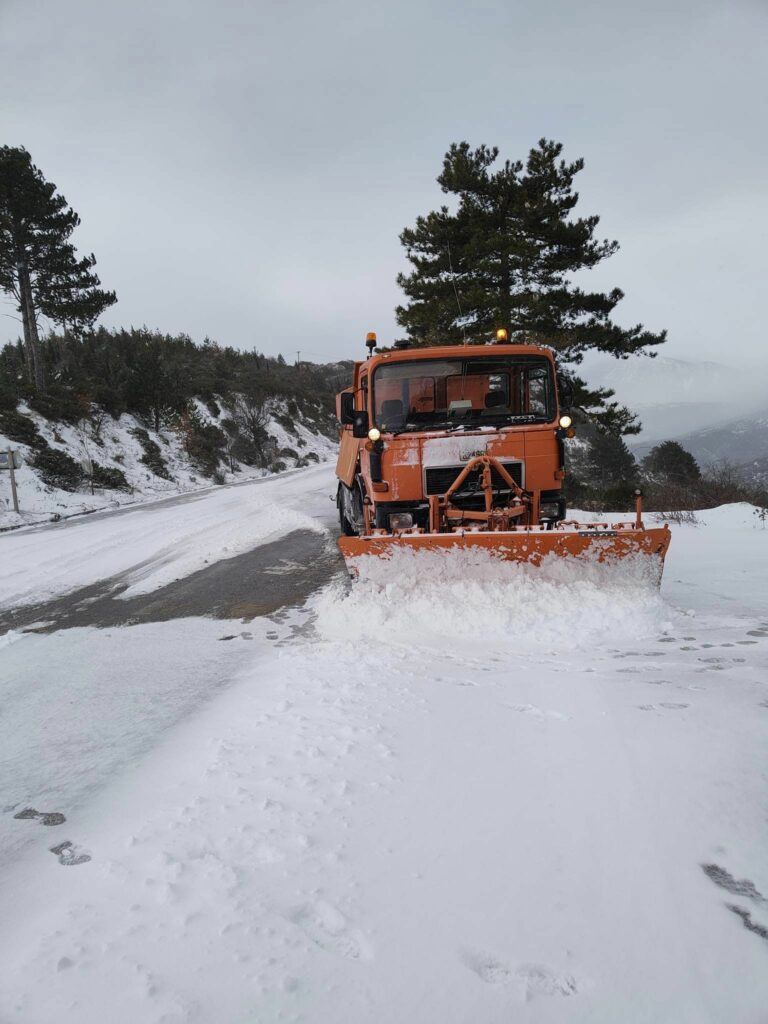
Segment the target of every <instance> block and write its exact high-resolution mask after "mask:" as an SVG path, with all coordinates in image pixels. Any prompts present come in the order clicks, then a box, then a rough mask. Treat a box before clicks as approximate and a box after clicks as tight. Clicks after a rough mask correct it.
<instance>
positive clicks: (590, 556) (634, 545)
mask: <svg viewBox="0 0 768 1024" xmlns="http://www.w3.org/2000/svg"><path fill="white" fill-rule="evenodd" d="M670 536H671V535H670V531H669V527H668V526H666V525H665V526H663V527H660V528H654V529H646V528H645V527H639V528H638V527H637V526H635V524H634V523H632V524H629V523H617V524H605V525H603V524H597V523H574V524H567V525H566V526H561V527H559V528H556V529H554V530H546V529H543V528H542V529H536V528H533V529H526V528H523V529H519V530H509V531H501V530H497V531H488V530H463V529H461V530H457V531H456V532H454V533H399V534H383V533H382V534H376V533H374V534H371V535H370V536H367V537H340V538H339V548H340V550H341V553H342V555H343V556H344V558H345V559H346V560H347V561H348V562H350V561H352V562H354V559H356V558H360V557H364V556H366V555H376V556H379V557H384V558H386V557H388V556H389V555H391V554H392V552H393V551H395V550H397V549H406V550H411V551H431V550H439V549H443V550H450V549H467V548H475V549H477V548H484V549H486V550H487V551H489V552H490V553H491V554H492V555H493V557H495V558H499V559H501V560H503V561H510V562H526V563H529V564H531V565H534V566H537V565H539V564H540V563H541V562H542V560H543V559H544V558H546V557H547V556H548V555H555V556H560V557H563V558H571V559H577V560H578V559H580V560H583V561H597V562H609V561H614V560H617V559H622V558H626V557H628V556H630V555H647V556H649V557H655V558H657V559H658V560H659V575H661V568H662V566H663V563H664V558H665V556H666V553H667V549H668V547H669V541H670Z"/></svg>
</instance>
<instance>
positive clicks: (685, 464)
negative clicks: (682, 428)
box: [643, 441, 701, 484]
mask: <svg viewBox="0 0 768 1024" xmlns="http://www.w3.org/2000/svg"><path fill="white" fill-rule="evenodd" d="M643 472H644V473H645V474H646V476H648V477H649V478H650V479H651V480H655V481H660V482H662V483H671V484H695V483H698V481H699V480H701V470H700V469H699V464H698V463H697V462H696V459H694V457H693V455H691V453H690V452H689V451H686V450H685V448H683V446H682V445H681V444H678V443H677V441H664V442H663V443H662V444H657V445H656V447H655V448H652V449H651V450H650V452H649V453H648V454H647V455H646V457H645V458H644V459H643Z"/></svg>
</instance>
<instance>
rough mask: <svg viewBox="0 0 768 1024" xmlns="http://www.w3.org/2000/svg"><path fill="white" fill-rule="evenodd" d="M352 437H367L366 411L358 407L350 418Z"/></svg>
mask: <svg viewBox="0 0 768 1024" xmlns="http://www.w3.org/2000/svg"><path fill="white" fill-rule="evenodd" d="M352 437H368V413H367V412H366V411H365V409H358V410H356V411H355V413H354V414H353V418H352Z"/></svg>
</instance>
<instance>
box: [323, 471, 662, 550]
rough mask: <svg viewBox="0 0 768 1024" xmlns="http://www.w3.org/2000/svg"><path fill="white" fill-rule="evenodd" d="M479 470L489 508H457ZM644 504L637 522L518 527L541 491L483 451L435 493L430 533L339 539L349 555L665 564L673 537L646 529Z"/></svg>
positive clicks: (531, 514) (532, 514)
mask: <svg viewBox="0 0 768 1024" xmlns="http://www.w3.org/2000/svg"><path fill="white" fill-rule="evenodd" d="M476 468H480V469H481V474H482V476H481V479H482V487H483V490H484V492H485V508H484V510H477V511H467V510H464V509H458V508H456V507H455V506H453V505H452V504H451V497H452V496H453V495H454V494H455V493H456V492H457V491H458V490H459V488H460V487H461V485H462V483H463V482H464V480H465V479H466V478H467V477H468V476H469V474H470V473H471V472H472V471H473V470H474V469H476ZM493 470H496V472H497V473H498V474H499V476H501V478H502V479H503V480H504V482H505V483H506V484H507V486H508V488H509V490H510V501H511V502H512V503H511V504H510V505H508V506H507V507H505V508H494V507H493V486H492V482H491V475H492V471H493ZM513 496H514V497H513ZM641 503H642V498H641V497H640V495H639V494H638V497H637V501H636V509H635V519H634V521H633V522H619V523H578V522H575V521H574V520H569V521H567V522H562V523H558V524H557V525H556V526H555V527H554V528H553V529H547V528H546V527H545V526H540V525H535V526H530V525H528V526H516V525H514V522H515V521H516V520H520V519H527V520H528V522H529V523H530V522H531V521H533V522H537V520H538V518H539V509H538V501H537V495H531V494H527V493H526V492H525V491H523V490H522V488H521V487H520V486H519V485H518V484H517V483H516V482H515V481H514V480H513V479H512V477H511V476H510V475H509V473H508V472H507V471H506V469H505V468H504V466H503V465H501V464H500V463H499V461H498V460H497V459H495V458H493V457H492V456H489V455H482V456H478V457H476V458H474V459H472V460H471V461H470V462H468V463H467V465H466V466H465V467H464V468H463V469H462V471H461V472H460V473H459V475H458V476H457V477H456V480H455V481H454V482H453V484H452V485H451V486H450V487H449V488H448V490H447V491H446V492H445V494H444V495H443V496H440V495H432V496H431V497H430V499H429V532H428V533H426V532H424V531H423V530H420V529H418V528H412V529H406V530H397V531H395V532H394V533H388V532H387V531H385V530H373V531H372V532H371V533H370V534H368V535H366V536H362V537H340V538H339V548H340V550H341V553H342V554H343V556H344V558H345V559H355V558H359V557H361V556H365V555H377V556H385V557H386V556H387V555H389V554H390V553H391V552H393V551H394V550H396V549H408V550H412V551H424V550H435V549H451V548H484V549H486V550H488V551H490V552H492V553H493V555H494V556H495V557H497V558H500V559H502V560H505V561H513V562H528V563H530V564H532V565H534V566H535V565H539V564H540V563H541V561H542V559H544V558H545V557H546V556H547V555H556V556H560V557H564V558H576V559H590V560H591V559H595V560H596V561H598V562H605V561H610V560H613V559H620V558H626V557H627V556H628V555H632V554H642V555H649V556H656V557H657V558H658V559H659V562H660V567H661V566H663V563H664V558H665V556H666V554H667V549H668V548H669V542H670V539H671V534H670V531H669V526H668V525H667V524H664V526H663V527H657V528H651V529H646V527H645V526H644V524H643V521H642V504H641ZM367 520H368V517H367V516H366V521H367ZM453 524H457V525H453ZM467 524H468V525H467Z"/></svg>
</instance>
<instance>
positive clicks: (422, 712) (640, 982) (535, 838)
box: [0, 467, 768, 1024]
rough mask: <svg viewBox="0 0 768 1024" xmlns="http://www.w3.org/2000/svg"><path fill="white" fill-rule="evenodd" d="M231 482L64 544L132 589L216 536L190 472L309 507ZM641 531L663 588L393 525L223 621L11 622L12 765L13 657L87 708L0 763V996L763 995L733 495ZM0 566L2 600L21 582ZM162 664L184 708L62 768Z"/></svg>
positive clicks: (713, 1015)
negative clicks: (129, 576) (125, 578)
mask: <svg viewBox="0 0 768 1024" xmlns="http://www.w3.org/2000/svg"><path fill="white" fill-rule="evenodd" d="M256 486H257V485H249V486H246V487H242V488H236V489H232V490H231V491H228V492H225V491H219V492H210V493H209V494H206V495H202V496H200V498H199V499H198V500H195V501H193V502H191V503H190V504H188V505H186V506H184V509H183V516H184V517H186V516H187V515H188V516H189V519H188V520H185V522H186V525H183V526H182V532H183V538H184V539H183V542H182V543H181V544H180V545H179V547H178V548H173V547H171V546H170V545H169V542H170V540H171V539H172V530H173V529H174V526H173V520H172V519H169V520H168V521H164V520H163V521H161V520H160V519H158V518H157V515H156V513H153V516H152V519H151V522H152V534H153V535H152V537H147V538H145V540H144V541H142V540H141V539H140V537H139V534H138V532H134V533H133V534H132V536H131V538H130V539H129V540H123V539H122V538H124V537H125V534H124V533H123V532H122V531H124V530H126V529H128V527H127V526H126V520H129V519H130V517H129V515H128V514H125V513H124V514H122V515H118V516H114V517H112V518H107V519H103V520H101V521H99V522H92V523H89V524H83V527H82V530H83V533H82V534H81V535H80V536H81V537H82V538H83V539H82V540H77V544H80V545H81V547H80V549H79V550H80V557H81V561H83V560H84V559H85V558H86V556H87V553H88V550H89V548H88V542H87V534H88V532H89V531H90V536H91V537H92V543H93V550H94V551H98V552H99V553H100V554H99V557H108V558H110V559H112V558H114V557H116V556H114V555H112V554H109V555H105V554H104V552H105V551H108V549H109V541H108V534H109V531H110V530H114V536H115V547H120V546H121V545H125V546H126V547H130V548H131V550H132V552H133V555H132V557H133V558H134V560H136V559H139V558H140V556H142V552H143V553H144V557H145V558H146V559H148V560H149V561H148V564H147V566H145V570H142V571H146V575H145V576H144V579H145V580H154V581H155V582H154V583H152V584H149V583H147V584H145V585H152V586H155V585H157V586H159V585H161V584H162V581H163V580H165V579H168V578H170V576H171V575H173V574H174V572H178V573H182V572H189V571H192V569H191V568H190V565H191V564H192V563H191V562H190V561H189V559H190V558H192V557H193V556H192V553H193V552H194V551H195V550H196V546H197V542H196V541H195V540H194V538H195V532H194V520H195V517H197V521H198V523H199V524H200V525H201V530H202V531H203V532H202V534H201V537H202V539H201V541H200V547H201V549H204V550H205V551H206V557H208V558H217V557H221V555H220V553H217V551H216V549H215V545H211V544H210V543H209V540H210V537H211V536H212V535H211V534H210V533H209V532H208V524H209V522H212V521H213V520H214V519H215V514H214V509H213V505H214V504H215V503H216V502H220V501H222V500H224V499H223V498H222V495H226V496H227V497H226V501H227V502H228V503H231V504H228V506H227V514H228V515H229V516H230V517H231V518H232V520H236V519H237V509H236V505H237V502H238V500H240V501H241V502H242V507H243V515H244V514H245V509H246V508H247V507H248V506H250V505H251V504H253V503H254V502H255V501H256V500H257V498H258V502H260V503H262V504H263V505H264V506H265V507H268V508H271V509H273V510H274V509H277V508H284V509H287V510H290V517H289V518H290V520H291V523H286V527H287V528H290V525H291V524H296V523H298V522H301V523H302V524H303V523H304V521H305V520H304V519H303V518H302V519H301V520H298V519H294V518H293V517H306V516H314V517H316V518H317V519H318V520H319V523H320V526H321V528H324V529H327V528H328V527H329V526H330V523H331V521H332V514H333V506H332V505H330V503H329V502H327V500H326V492H327V493H331V491H332V476H331V473H330V471H329V470H327V469H325V468H322V467H321V468H320V469H318V470H314V471H309V472H307V473H303V474H300V473H297V474H294V475H292V476H291V477H281V478H277V479H275V480H268V481H264V482H263V483H261V484H259V485H258V495H256V492H255V488H256ZM307 491H309V492H311V495H312V498H311V501H307V500H305V499H304V498H303V494H304V493H306V492H307ZM274 520H275V521H278V520H279V515H278V513H274ZM147 521H149V520H147ZM66 529H67V531H68V532H67V537H69V536H71V534H70V533H69V531H70V530H71V527H67V528H66ZM78 529H80V528H79V527H78ZM673 530H674V535H673V540H672V546H671V549H670V554H669V557H668V561H667V567H666V570H665V576H664V582H663V585H662V589H661V592H659V591H657V590H656V589H655V588H654V587H653V586H652V585H650V584H649V583H648V581H647V579H646V578H645V574H644V573H643V571H642V569H641V568H638V567H630V571H629V572H617V571H609V572H602V573H601V572H598V571H597V569H596V567H586V568H583V569H582V570H581V571H579V570H577V569H574V568H569V567H568V566H564V565H563V564H562V563H560V564H558V565H557V566H555V567H553V568H552V569H551V570H544V571H539V572H535V571H529V570H526V569H523V568H518V567H514V566H510V565H509V564H505V565H503V566H500V565H497V564H495V563H491V562H488V561H485V560H482V559H478V558H473V559H469V558H457V557H456V556H453V557H448V558H446V557H440V556H438V555H434V554H432V555H430V554H429V553H425V554H424V555H422V556H420V557H419V558H401V559H399V560H398V562H397V563H395V564H389V565H384V564H382V563H381V562H374V563H372V564H371V565H370V566H368V567H367V568H364V569H363V572H362V573H361V577H360V579H359V580H358V581H357V582H356V583H355V585H354V586H353V587H351V588H350V587H349V586H348V585H347V584H346V582H345V581H344V580H343V579H341V577H339V578H337V579H335V580H334V581H332V582H331V584H330V585H329V586H328V587H327V588H326V589H325V590H323V591H322V592H320V593H318V594H316V595H315V596H314V597H313V598H312V599H311V600H310V601H309V603H308V604H307V606H306V607H304V608H303V609H301V610H299V611H296V612H293V613H291V614H284V615H282V616H279V617H277V619H276V620H275V621H267V620H255V621H254V622H252V623H248V624H247V626H245V627H244V626H243V625H242V624H240V623H221V622H219V623H211V621H210V620H199V619H188V620H182V621H177V622H168V623H157V624H153V625H152V626H151V627H147V626H132V627H123V628H120V629H112V630H109V631H98V630H94V629H78V630H67V631H63V632H60V633H55V634H52V635H50V636H45V637H40V636H36V635H29V634H18V633H17V634H11V635H10V642H7V646H6V650H5V655H6V656H5V657H3V654H2V653H0V680H2V685H3V690H2V693H3V694H4V696H3V707H4V708H5V709H6V711H7V713H8V715H9V721H10V723H11V738H12V739H13V750H14V753H15V756H16V758H17V760H16V762H14V763H15V764H20V763H21V761H22V760H23V756H24V749H25V745H28V746H29V748H30V750H33V751H35V752H36V753H35V755H34V756H36V757H38V759H39V750H40V749H42V748H43V747H44V745H45V744H44V742H43V741H44V738H45V734H46V730H47V729H52V730H53V734H54V736H55V735H56V729H55V723H54V722H52V721H51V716H50V715H47V714H46V707H44V706H41V701H39V700H35V698H34V694H33V693H32V692H31V691H33V690H34V688H35V685H36V684H35V678H34V676H35V671H34V667H35V666H37V668H38V669H39V671H40V675H41V676H44V677H45V678H46V680H47V682H46V684H45V687H47V691H46V692H47V694H48V700H49V701H51V702H54V703H55V702H56V701H59V702H61V706H63V702H64V701H67V700H68V701H69V702H70V704H72V705H73V706H74V708H73V710H72V711H70V717H72V718H74V717H76V714H77V713H79V714H80V715H82V717H83V720H84V721H86V722H87V721H88V720H89V718H90V717H91V716H92V715H93V717H94V721H95V722H96V726H95V728H94V730H93V731H89V730H88V729H87V727H86V728H85V729H84V735H85V739H81V740H80V741H79V745H78V742H77V739H76V732H75V731H74V730H70V732H68V733H67V736H68V738H69V739H68V742H67V743H64V742H61V743H59V745H58V747H57V757H58V762H59V763H58V764H57V763H56V760H55V759H52V760H51V763H50V764H49V765H48V767H47V768H46V773H48V775H52V777H51V778H48V779H47V781H46V782H45V783H44V782H43V781H40V779H41V773H40V771H37V773H35V772H34V771H30V772H29V773H28V774H27V776H25V778H27V779H31V778H37V779H38V783H37V785H38V788H37V789H36V790H33V789H31V788H24V785H23V784H22V783H20V782H19V781H18V777H19V773H17V772H15V773H14V776H13V777H11V778H8V776H4V779H3V801H4V802H5V806H6V807H8V808H9V810H8V811H7V813H6V814H5V815H3V819H2V824H3V826H4V829H5V830H6V831H7V832H8V834H9V835H11V836H12V838H15V840H16V842H17V847H16V852H17V854H18V855H17V856H15V858H14V859H13V861H9V862H8V864H7V869H6V871H5V872H4V876H3V879H2V885H1V886H0V963H2V965H3V970H2V977H1V979H0V1020H2V1021H3V1022H4V1024H5V1022H6V1021H8V1022H10V1021H23V1022H24V1024H48V1022H49V1021H52V1020H56V1021H58V1022H70V1021H71V1022H77V1024H89V1022H101V1021H103V1020H104V1019H108V1020H110V1021H111V1022H113V1024H122V1022H126V1024H129V1022H130V1024H137V1022H140V1024H144V1022H160V1021H164V1022H187V1021H188V1022H203V1024H209V1022H216V1024H235V1022H238V1024H240V1022H243V1024H245V1022H259V1024H271V1022H277V1021H305V1022H313V1024H314V1022H320V1024H340V1022H344V1024H346V1022H350V1024H351V1022H355V1024H357V1022H363V1021H366V1022H368V1021H370V1022H376V1024H379V1022H381V1024H401V1022H406V1021H407V1022H410V1021H419V1022H425V1024H459V1022H461V1024H470V1022H471V1024H497V1022H498V1024H507V1022H510V1021H516V1022H517V1021H519V1022H560V1021H568V1022H569V1024H570V1022H589V1024H594V1022H597V1024H603V1022H604V1024H616V1022H618V1021H621V1022H622V1024H640V1022H643V1024H646V1022H647V1024H707V1022H711V1024H721V1022H722V1021H724V1020H732V1021H738V1022H739V1024H751V1022H754V1024H758V1022H764V1021H765V1008H766V1006H768V971H766V969H765V965H766V959H765V958H766V955H767V954H768V945H767V944H766V939H767V938H768V902H766V897H768V870H767V869H766V864H768V859H766V849H767V847H766V838H767V837H766V824H765V822H766V775H767V774H768V772H767V771H766V768H767V765H766V755H765V750H766V731H767V726H768V671H767V670H768V607H766V604H767V601H766V587H765V580H766V577H767V576H768V530H764V529H762V528H760V523H759V521H758V520H757V519H756V517H755V516H754V515H753V513H752V509H751V507H749V506H727V507H724V508H721V509H716V510H713V511H711V512H707V513H702V514H700V525H699V526H695V527H694V526H682V527H678V528H675V527H673ZM234 532H235V533H236V534H237V531H236V530H235V531H234ZM63 534H64V531H63V529H59V530H56V529H51V530H45V531H42V532H38V533H36V535H35V536H36V537H37V539H38V547H37V548H36V549H31V548H29V547H23V544H22V542H24V543H26V542H25V539H24V537H23V536H21V535H15V536H14V535H9V536H7V537H5V538H0V556H1V557H2V558H3V565H4V566H6V567H10V571H11V572H13V571H14V570H15V568H16V566H17V560H18V561H23V562H24V564H26V566H27V571H28V575H29V576H30V577H32V578H36V579H37V581H38V585H39V587H41V588H43V587H44V588H46V592H48V593H52V592H53V591H54V590H60V589H61V588H62V587H66V586H67V581H66V579H65V576H64V574H62V575H61V576H57V575H56V572H55V570H54V569H53V568H52V565H53V564H54V559H53V558H52V553H53V552H54V549H55V545H56V543H57V540H56V538H57V536H58V538H61V537H62V536H63ZM272 535H274V534H272ZM238 536H240V535H239V534H238ZM261 539H263V536H262V535H252V536H249V542H251V543H253V542H259V541H260V540H261ZM164 540H165V542H166V546H165V547H164V546H163V541H164ZM143 545H144V546H143ZM67 550H68V551H69V540H67ZM176 554H178V559H176ZM166 559H168V560H166ZM174 559H176V560H174ZM121 564H123V563H121ZM131 564H133V563H131ZM194 564H197V563H194ZM174 567H175V568H174ZM625 568H626V567H625ZM72 571H73V572H76V570H75V569H74V568H73V569H72ZM77 571H79V570H77ZM108 571H109V572H112V571H115V565H114V564H113V563H112V562H109V563H108ZM157 573H162V574H163V575H162V576H158V575H157ZM106 574H107V573H105V575H106ZM77 578H78V580H80V581H81V582H82V579H83V576H82V573H81V574H80V575H79V576H78V577H77ZM11 579H12V581H13V580H14V579H15V582H11V583H10V584H8V583H6V582H4V583H3V586H4V587H5V591H4V593H5V600H6V601H13V600H25V599H27V596H28V594H29V589H28V587H27V584H28V583H29V582H30V580H29V579H28V580H26V581H24V580H23V578H22V577H21V576H16V577H13V576H12V577H11ZM138 579H139V577H138V576H137V580H138ZM14 595H15V597H14ZM230 627H231V628H230ZM107 634H109V635H107ZM222 634H223V635H224V636H226V637H228V640H227V642H226V643H219V642H218V640H219V639H220V638H222ZM0 643H2V640H0ZM211 650H213V653H212V654H211ZM110 651H112V652H113V655H112V656H113V659H114V666H113V667H112V668H110V663H109V657H110ZM139 651H141V652H142V653H141V656H139V653H138V652H139ZM190 652H191V653H192V655H193V660H192V662H191V663H190ZM204 652H206V653H204ZM198 655H199V658H198ZM9 658H10V659H12V660H13V663H14V665H15V670H14V669H13V668H11V669H10V670H9V669H8V667H7V666H8V659H9ZM179 664H185V665H187V666H188V667H189V666H190V664H192V665H194V666H196V668H195V669H194V670H191V671H189V672H188V674H189V679H188V685H189V686H190V687H191V688H192V689H193V691H194V692H195V694H196V695H197V696H196V703H197V710H196V711H195V712H194V713H187V714H185V715H184V717H183V718H182V719H181V720H178V718H177V719H173V716H170V717H169V718H168V728H166V729H165V732H164V734H163V738H162V740H160V741H159V742H158V741H155V742H154V743H153V745H152V746H151V748H149V749H144V750H141V749H140V748H139V747H138V746H134V747H133V748H132V750H133V754H132V759H131V761H130V762H128V763H125V762H124V761H123V762H117V761H116V762H115V766H114V769H113V770H112V771H111V772H110V773H108V774H107V775H106V776H104V777H103V778H102V782H101V784H100V786H99V787H96V788H93V787H92V788H89V787H88V786H87V779H88V776H89V774H90V773H93V772H95V773H98V771H99V769H100V765H99V758H100V756H101V757H105V758H109V757H110V752H111V746H112V745H113V744H117V745H119V744H121V743H123V742H124V741H125V734H130V733H131V731H135V730H138V732H139V733H140V732H141V729H142V727H146V724H145V725H144V726H142V724H141V720H142V716H143V718H144V719H146V718H147V717H148V716H149V715H151V713H152V709H153V701H154V702H156V704H157V705H158V706H160V707H161V708H162V707H164V706H165V705H166V704H167V703H168V701H169V700H170V702H171V703H173V702H174V701H178V700H179V699H180V697H179V694H180V693H181V692H183V686H184V681H185V679H184V676H185V674H186V673H182V675H181V677H179V672H178V665H179ZM152 672H154V673H155V674H156V676H157V684H156V687H154V686H153V685H152V682H151V674H152ZM148 675H149V677H150V678H149V679H147V676H148ZM21 677H23V678H21ZM84 677H89V678H90V682H89V683H87V684H86V683H85V682H84ZM132 677H135V679H134V680H133V683H132ZM206 677H208V678H209V679H210V685H211V690H212V691H215V693H212V694H211V695H210V696H209V697H208V699H206V698H205V696H204V687H205V679H206ZM168 679H172V680H173V682H174V685H173V686H169V684H168ZM14 680H15V686H16V690H14ZM57 682H58V691H59V692H58V693H57V688H56V683H57ZM225 683H226V684H227V685H225ZM40 685H41V686H43V684H42V683H41V684H40ZM111 685H115V686H117V687H118V689H120V690H121V691H122V690H124V691H125V698H124V701H123V704H122V705H120V708H119V709H118V713H117V717H112V718H110V719H109V722H107V721H104V722H103V723H101V722H100V719H99V706H100V705H101V703H102V702H106V701H107V700H109V699H111V697H112V695H111V694H110V693H109V692H108V691H109V690H110V686H111ZM99 686H100V687H101V689H102V691H103V693H102V694H100V692H99ZM132 688H135V689H136V691H137V692H139V693H140V694H141V700H142V703H143V702H146V703H147V704H148V705H149V707H148V708H145V707H143V706H141V707H136V706H134V705H132V701H131V691H132ZM155 689H156V690H157V693H156V696H155V695H154V690H155ZM169 695H170V696H169ZM91 701H94V702H95V704H96V706H95V707H92V706H91V704H90V702H91ZM134 713H135V714H138V716H139V719H140V721H139V723H138V725H137V724H136V723H135V722H134V721H133V719H132V714H134ZM121 716H122V717H121ZM172 721H175V724H174V725H173V727H172V728H171V727H170V723H171V722H172ZM121 723H122V724H121ZM4 728H7V726H5V727H4ZM27 737H28V742H27ZM57 773H58V774H57ZM43 774H45V773H43ZM53 799H55V800H56V801H57V802H56V803H55V804H52V803H51V804H49V803H48V802H47V801H48V800H53ZM26 806H31V807H34V808H36V810H37V811H38V812H55V811H61V812H63V813H65V814H66V817H67V821H66V822H65V823H63V824H61V825H56V826H54V825H50V826H46V825H45V824H44V822H43V820H42V819H41V818H39V817H27V818H15V817H14V814H16V813H18V809H19V808H24V807H26ZM22 842H23V843H24V845H23V847H22V846H20V845H18V844H21V843H22ZM62 843H64V844H67V843H68V844H71V845H64V846H63V847H62ZM52 847H53V848H54V849H55V850H57V851H58V852H56V853H52V852H51V848H52ZM86 858H90V859H86Z"/></svg>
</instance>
